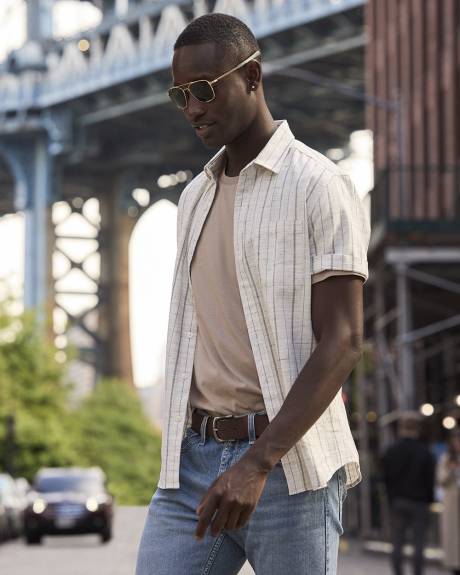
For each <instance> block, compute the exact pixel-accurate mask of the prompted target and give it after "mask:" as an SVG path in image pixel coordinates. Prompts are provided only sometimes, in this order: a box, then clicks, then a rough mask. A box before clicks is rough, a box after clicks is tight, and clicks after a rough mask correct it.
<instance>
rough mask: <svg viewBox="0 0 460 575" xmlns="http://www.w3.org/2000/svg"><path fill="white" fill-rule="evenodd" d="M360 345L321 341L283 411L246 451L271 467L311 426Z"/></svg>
mask: <svg viewBox="0 0 460 575" xmlns="http://www.w3.org/2000/svg"><path fill="white" fill-rule="evenodd" d="M360 355H361V350H360V348H359V346H352V345H350V344H347V345H339V344H337V343H331V344H321V343H320V344H319V345H318V346H317V347H316V349H315V351H314V352H313V354H312V355H311V357H310V359H309V360H308V362H307V363H306V364H305V366H304V367H303V369H302V370H301V372H300V373H299V376H298V377H297V379H296V381H295V382H294V384H293V386H292V388H291V389H290V391H289V393H288V395H287V397H286V399H285V401H284V403H283V405H282V407H281V409H280V411H279V412H278V413H277V415H276V417H274V419H273V420H272V421H271V422H270V424H269V425H268V427H267V428H266V429H265V431H264V433H263V434H262V435H261V436H260V437H259V438H258V439H257V441H256V442H255V443H254V445H253V446H252V448H251V449H250V450H249V451H248V452H247V453H246V456H247V457H250V458H251V459H254V460H256V461H257V462H258V463H259V465H260V466H261V467H262V468H263V469H271V468H273V467H274V466H275V465H276V463H277V462H278V461H279V460H280V459H281V457H283V455H285V454H286V453H287V452H288V451H289V450H290V449H291V448H292V447H293V446H294V445H295V444H296V443H297V441H299V439H300V438H301V437H302V436H303V435H304V434H305V433H306V432H307V431H308V430H309V429H310V427H311V426H312V425H313V424H314V423H315V422H316V420H317V419H318V418H319V417H320V416H321V414H322V413H323V412H324V411H325V410H326V408H327V407H328V405H329V404H330V403H331V401H332V400H333V399H334V397H335V396H336V394H337V392H338V391H339V389H340V387H341V386H342V385H343V383H344V382H345V380H346V378H347V377H348V375H349V374H350V372H351V371H352V369H353V368H354V367H355V365H356V364H357V362H358V361H359V358H360Z"/></svg>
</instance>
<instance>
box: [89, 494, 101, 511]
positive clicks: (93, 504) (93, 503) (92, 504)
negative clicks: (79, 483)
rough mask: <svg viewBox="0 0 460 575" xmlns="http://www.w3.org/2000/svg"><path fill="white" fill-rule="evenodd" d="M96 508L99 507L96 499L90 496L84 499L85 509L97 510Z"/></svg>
mask: <svg viewBox="0 0 460 575" xmlns="http://www.w3.org/2000/svg"><path fill="white" fill-rule="evenodd" d="M98 508H99V503H98V502H97V499H95V498H94V497H90V498H89V499H88V500H87V501H86V509H87V510H88V511H97V510H98Z"/></svg>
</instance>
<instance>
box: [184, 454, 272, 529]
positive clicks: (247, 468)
mask: <svg viewBox="0 0 460 575" xmlns="http://www.w3.org/2000/svg"><path fill="white" fill-rule="evenodd" d="M267 476H268V471H266V470H262V469H261V468H260V466H259V465H258V464H257V463H255V462H254V461H252V460H251V459H250V458H249V457H243V458H242V459H241V460H240V461H239V462H238V463H235V465H233V466H232V467H231V468H230V469H228V470H227V471H226V472H225V473H223V474H222V475H220V476H219V477H218V478H217V479H216V480H215V481H214V483H212V485H211V486H210V488H209V489H208V492H207V493H206V495H205V496H204V497H203V499H202V500H201V502H200V504H199V505H198V507H197V510H196V512H197V514H198V515H199V520H198V526H197V528H196V531H195V538H196V539H202V538H203V537H204V534H205V533H206V530H207V528H208V526H209V524H210V523H211V522H212V523H211V535H212V536H213V537H217V536H218V535H219V533H220V532H221V531H222V529H239V528H241V527H244V525H246V523H247V522H248V520H249V517H250V516H251V514H252V512H253V511H254V509H255V508H256V505H257V503H258V501H259V499H260V496H261V495H262V491H263V490H264V487H265V482H266V480H267ZM214 514H215V516H214ZM213 518H214V519H213Z"/></svg>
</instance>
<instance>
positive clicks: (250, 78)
mask: <svg viewBox="0 0 460 575" xmlns="http://www.w3.org/2000/svg"><path fill="white" fill-rule="evenodd" d="M245 73H246V81H247V84H248V87H250V90H257V87H258V86H259V84H260V82H261V81H262V68H261V65H260V62H257V61H256V60H252V61H251V62H248V64H247V65H246V66H245ZM252 86H255V87H254V88H252Z"/></svg>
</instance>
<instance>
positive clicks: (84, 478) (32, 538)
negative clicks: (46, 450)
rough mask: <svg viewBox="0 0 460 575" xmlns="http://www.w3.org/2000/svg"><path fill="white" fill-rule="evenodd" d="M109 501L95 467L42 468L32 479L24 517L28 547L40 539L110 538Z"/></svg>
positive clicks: (103, 476) (103, 478) (105, 540)
mask: <svg viewBox="0 0 460 575" xmlns="http://www.w3.org/2000/svg"><path fill="white" fill-rule="evenodd" d="M112 519H113V497H112V495H111V494H110V493H109V492H108V491H107V488H106V477H105V474H104V472H103V471H102V469H100V468H99V467H91V468H80V467H69V468H46V469H41V470H40V471H39V472H38V473H37V475H36V476H35V479H34V483H33V486H32V492H31V493H30V496H29V504H28V505H27V508H26V510H25V514H24V536H25V539H26V542H27V543H28V544H39V543H40V542H41V538H42V536H43V535H76V534H86V533H98V534H100V536H101V540H102V542H104V543H105V542H107V541H110V539H111V537H112Z"/></svg>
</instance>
